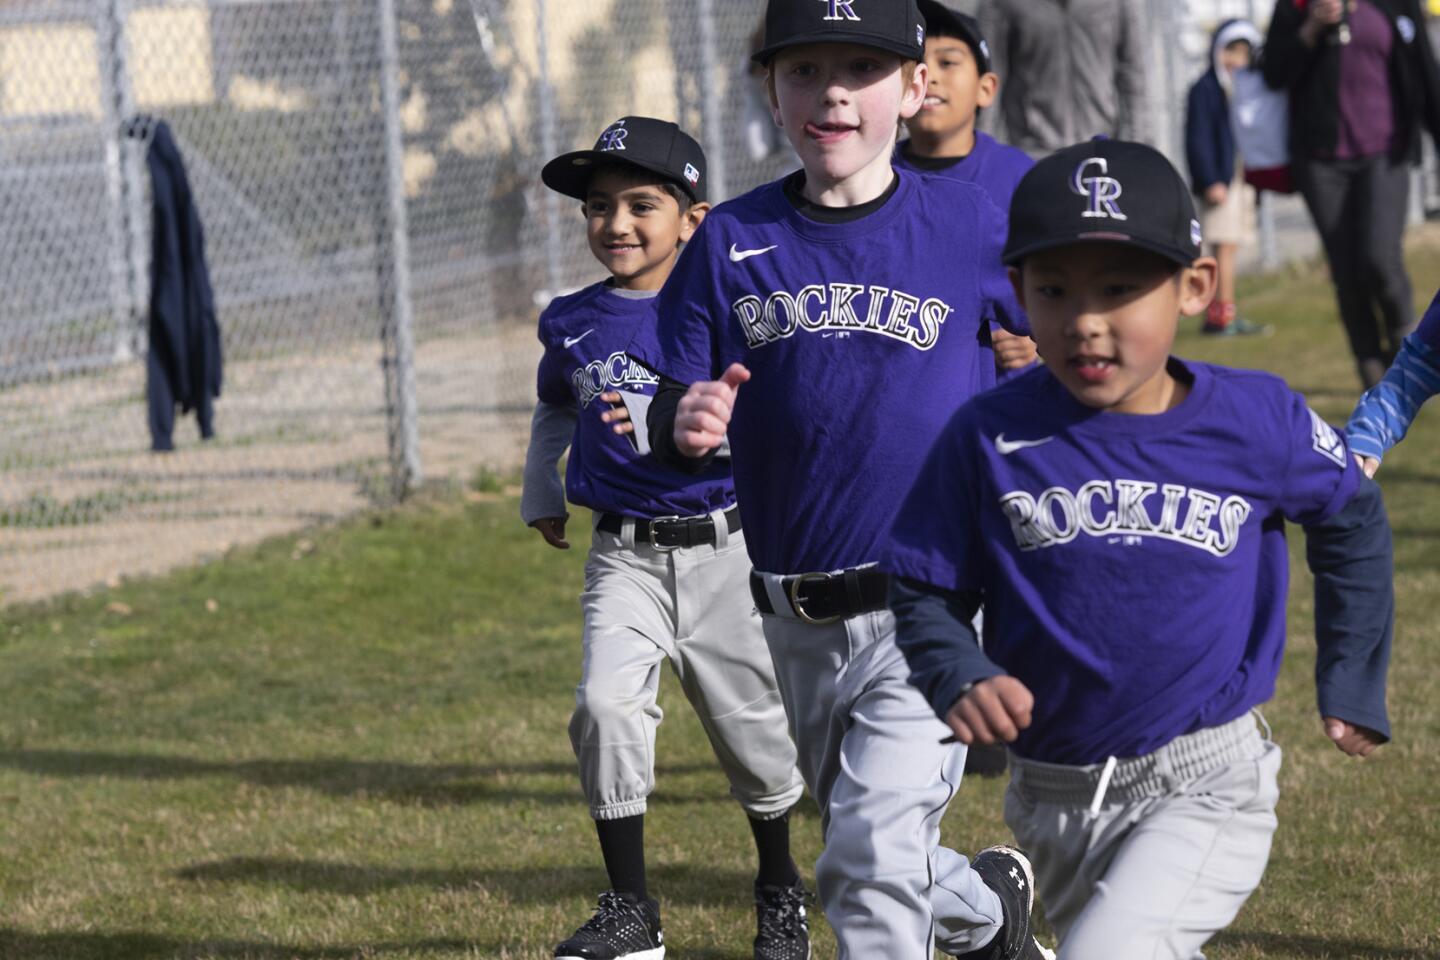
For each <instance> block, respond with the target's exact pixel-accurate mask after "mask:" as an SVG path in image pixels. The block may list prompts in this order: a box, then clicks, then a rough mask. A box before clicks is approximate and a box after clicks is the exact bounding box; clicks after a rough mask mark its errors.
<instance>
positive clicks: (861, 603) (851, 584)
mask: <svg viewBox="0 0 1440 960" xmlns="http://www.w3.org/2000/svg"><path fill="white" fill-rule="evenodd" d="M780 586H781V587H782V588H783V589H784V591H785V597H786V599H787V600H788V601H789V604H790V610H789V611H780V613H781V615H782V616H784V615H787V614H788V613H791V612H793V613H794V615H795V616H796V617H797V618H799V619H801V620H803V621H805V622H806V623H834V622H835V621H837V620H844V619H846V618H847V617H853V616H855V615H856V614H859V613H868V612H869V611H871V610H881V609H883V608H884V607H885V595H886V593H888V592H889V590H890V575H889V574H888V573H881V572H880V571H879V570H877V569H875V568H874V567H860V568H858V569H857V568H851V569H849V570H844V571H841V572H840V573H797V574H796V575H794V576H792V577H782V578H781V580H780ZM750 596H752V597H753V598H754V599H755V609H757V610H759V611H760V612H761V613H776V612H777V611H776V610H775V605H774V604H772V603H771V602H770V593H769V591H767V590H766V589H765V578H764V577H763V576H761V575H760V574H758V573H755V572H754V571H751V573H750Z"/></svg>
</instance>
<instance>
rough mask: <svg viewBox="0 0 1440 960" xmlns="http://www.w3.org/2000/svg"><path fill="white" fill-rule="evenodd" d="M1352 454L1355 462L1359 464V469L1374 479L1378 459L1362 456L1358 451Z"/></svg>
mask: <svg viewBox="0 0 1440 960" xmlns="http://www.w3.org/2000/svg"><path fill="white" fill-rule="evenodd" d="M1352 456H1354V457H1355V463H1356V464H1358V465H1359V467H1360V469H1361V470H1363V471H1365V476H1367V477H1369V478H1370V479H1371V480H1374V479H1375V474H1376V473H1377V472H1378V471H1379V470H1380V461H1379V460H1376V459H1375V458H1374V457H1362V456H1361V455H1360V454H1358V453H1356V454H1352Z"/></svg>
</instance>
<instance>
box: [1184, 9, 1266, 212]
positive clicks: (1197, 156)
mask: <svg viewBox="0 0 1440 960" xmlns="http://www.w3.org/2000/svg"><path fill="white" fill-rule="evenodd" d="M1259 37H1260V35H1259V31H1257V30H1256V28H1255V26H1254V25H1253V24H1251V23H1250V22H1249V21H1248V20H1226V21H1225V22H1224V23H1222V24H1220V26H1219V27H1217V28H1216V29H1215V33H1214V34H1213V35H1212V36H1211V38H1210V69H1209V70H1206V71H1205V74H1204V75H1203V76H1202V77H1201V78H1200V79H1199V80H1197V81H1195V85H1194V86H1193V87H1191V88H1190V97H1189V99H1188V101H1187V102H1186V106H1185V158H1186V160H1187V161H1188V162H1189V165H1190V186H1191V189H1192V190H1194V191H1195V193H1196V194H1197V195H1200V196H1203V195H1204V193H1205V191H1206V190H1208V189H1209V188H1210V187H1212V186H1214V185H1215V184H1217V183H1224V184H1228V183H1230V181H1231V180H1234V179H1235V132H1234V129H1233V128H1232V127H1231V125H1230V99H1229V97H1227V96H1226V94H1225V88H1224V87H1223V86H1222V85H1221V83H1220V71H1221V70H1222V69H1224V68H1223V67H1221V65H1220V52H1221V51H1222V50H1224V49H1225V47H1226V46H1227V45H1229V44H1231V43H1233V42H1235V41H1236V40H1248V41H1249V42H1250V45H1251V46H1252V47H1255V46H1257V45H1258V42H1259Z"/></svg>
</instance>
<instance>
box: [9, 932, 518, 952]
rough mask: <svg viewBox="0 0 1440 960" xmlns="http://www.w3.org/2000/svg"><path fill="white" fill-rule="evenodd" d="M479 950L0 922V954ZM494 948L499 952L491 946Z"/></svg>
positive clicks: (451, 944) (422, 943) (445, 943)
mask: <svg viewBox="0 0 1440 960" xmlns="http://www.w3.org/2000/svg"><path fill="white" fill-rule="evenodd" d="M475 949H479V950H484V949H485V947H484V945H483V944H475V943H467V942H465V941H464V940H419V941H416V942H414V943H357V944H354V945H350V946H333V947H300V946H291V945H288V944H282V943H264V942H260V941H256V942H250V941H243V940H223V939H216V940H183V939H177V938H175V937H166V936H161V935H160V934H155V933H147V932H145V931H143V930H117V931H114V932H110V933H106V932H99V931H85V932H83V933H82V932H79V931H76V932H70V931H58V932H51V933H30V932H28V931H24V930H15V929H12V928H7V927H0V957H5V958H6V960H51V958H54V960H161V958H165V960H172V958H175V957H227V958H236V960H241V958H243V960H292V958H294V960H353V958H355V957H370V956H384V955H385V954H391V953H409V954H422V955H423V954H438V953H456V954H459V953H464V952H465V951H468V950H475ZM496 952H497V953H498V952H499V948H498V946H497V948H496Z"/></svg>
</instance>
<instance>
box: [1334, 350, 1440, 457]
mask: <svg viewBox="0 0 1440 960" xmlns="http://www.w3.org/2000/svg"><path fill="white" fill-rule="evenodd" d="M1436 393H1440V351H1436V350H1435V349H1433V348H1431V347H1428V346H1426V345H1425V343H1424V342H1422V341H1421V340H1420V338H1419V336H1418V335H1417V334H1413V333H1412V334H1411V335H1410V336H1408V337H1406V338H1405V341H1404V342H1403V343H1402V344H1401V345H1400V355H1399V356H1397V357H1396V358H1395V362H1394V363H1393V364H1391V365H1390V369H1389V370H1387V371H1386V372H1385V379H1384V380H1381V381H1380V382H1379V383H1378V384H1376V385H1375V386H1374V387H1372V388H1371V389H1370V390H1368V391H1366V393H1365V395H1364V396H1363V397H1361V398H1360V402H1359V403H1357V404H1356V405H1355V412H1354V413H1352V414H1350V422H1349V423H1347V424H1346V425H1345V438H1346V439H1347V440H1349V441H1350V449H1351V450H1352V451H1353V452H1354V453H1355V455H1356V456H1358V457H1360V458H1361V466H1362V467H1364V468H1365V473H1366V475H1367V476H1371V477H1373V476H1374V475H1375V471H1376V470H1378V469H1379V468H1380V461H1381V460H1383V459H1384V458H1385V451H1387V450H1389V449H1390V448H1391V447H1393V446H1395V444H1397V443H1399V442H1400V441H1401V440H1403V439H1405V433H1406V431H1408V430H1409V429H1410V424H1411V423H1412V422H1413V421H1414V420H1415V415H1416V414H1417V413H1419V412H1420V407H1421V405H1423V404H1424V403H1425V401H1426V400H1429V399H1430V398H1431V397H1433V396H1434V395H1435V394H1436Z"/></svg>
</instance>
